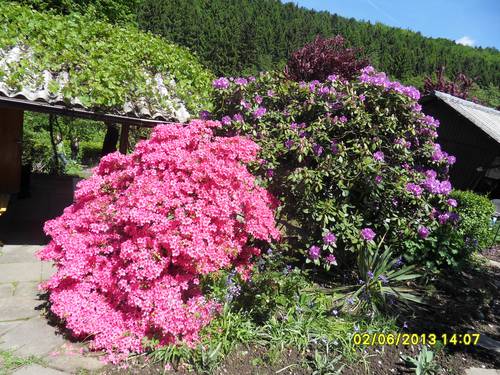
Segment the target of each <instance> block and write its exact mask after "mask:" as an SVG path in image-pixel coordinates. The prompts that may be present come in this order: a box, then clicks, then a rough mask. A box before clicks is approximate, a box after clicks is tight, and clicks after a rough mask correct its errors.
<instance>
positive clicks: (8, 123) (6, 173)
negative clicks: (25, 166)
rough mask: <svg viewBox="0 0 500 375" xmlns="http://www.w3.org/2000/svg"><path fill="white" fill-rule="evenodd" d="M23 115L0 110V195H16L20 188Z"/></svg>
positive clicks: (17, 112)
mask: <svg viewBox="0 0 500 375" xmlns="http://www.w3.org/2000/svg"><path fill="white" fill-rule="evenodd" d="M23 114H24V112H23V111H22V110H19V109H15V108H0V193H17V192H19V187H20V186H21V155H22V139H23V117H24V116H23Z"/></svg>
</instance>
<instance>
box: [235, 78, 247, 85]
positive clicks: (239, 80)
mask: <svg viewBox="0 0 500 375" xmlns="http://www.w3.org/2000/svg"><path fill="white" fill-rule="evenodd" d="M234 83H236V84H237V85H240V86H245V85H246V84H247V83H248V80H247V79H246V78H241V77H240V78H236V79H235V80H234Z"/></svg>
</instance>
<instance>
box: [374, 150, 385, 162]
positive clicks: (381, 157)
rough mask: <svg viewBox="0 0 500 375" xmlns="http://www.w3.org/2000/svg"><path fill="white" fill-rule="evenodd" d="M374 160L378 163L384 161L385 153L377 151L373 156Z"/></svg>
mask: <svg viewBox="0 0 500 375" xmlns="http://www.w3.org/2000/svg"><path fill="white" fill-rule="evenodd" d="M373 159H375V160H376V161H384V153H383V152H382V151H377V152H375V153H374V154H373Z"/></svg>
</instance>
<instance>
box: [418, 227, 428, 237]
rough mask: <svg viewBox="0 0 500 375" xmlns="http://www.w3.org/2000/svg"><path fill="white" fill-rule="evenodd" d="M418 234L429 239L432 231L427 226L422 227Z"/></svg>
mask: <svg viewBox="0 0 500 375" xmlns="http://www.w3.org/2000/svg"><path fill="white" fill-rule="evenodd" d="M417 232H418V236H419V237H420V238H427V237H428V236H429V233H430V230H429V228H427V227H425V226H421V227H419V228H418V231H417Z"/></svg>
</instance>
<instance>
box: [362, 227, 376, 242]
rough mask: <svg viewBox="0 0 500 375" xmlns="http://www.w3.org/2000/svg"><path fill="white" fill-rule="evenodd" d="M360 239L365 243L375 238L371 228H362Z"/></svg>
mask: <svg viewBox="0 0 500 375" xmlns="http://www.w3.org/2000/svg"><path fill="white" fill-rule="evenodd" d="M361 237H363V239H364V240H366V241H371V240H373V239H374V238H375V232H374V231H373V229H372V228H363V229H362V230H361Z"/></svg>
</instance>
